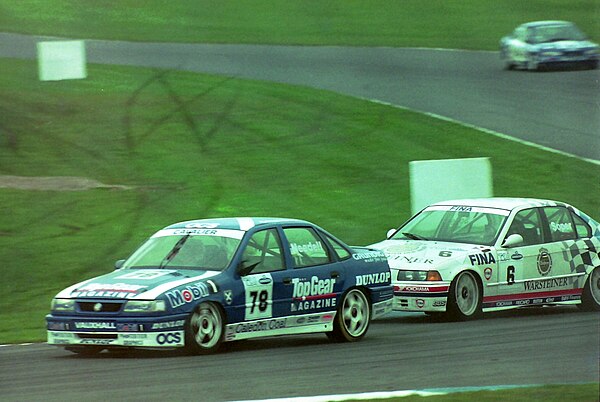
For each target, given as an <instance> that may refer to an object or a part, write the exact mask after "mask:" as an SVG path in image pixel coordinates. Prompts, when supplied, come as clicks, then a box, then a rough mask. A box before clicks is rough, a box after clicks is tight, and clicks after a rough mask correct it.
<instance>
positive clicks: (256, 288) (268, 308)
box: [241, 228, 291, 321]
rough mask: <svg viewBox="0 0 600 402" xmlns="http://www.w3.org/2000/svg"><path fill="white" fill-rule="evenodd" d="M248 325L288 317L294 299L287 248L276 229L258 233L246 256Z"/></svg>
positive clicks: (243, 278) (244, 278)
mask: <svg viewBox="0 0 600 402" xmlns="http://www.w3.org/2000/svg"><path fill="white" fill-rule="evenodd" d="M241 269H242V271H241V281H242V283H243V286H244V296H243V311H244V312H243V317H244V319H243V320H244V321H253V320H260V319H270V318H277V317H282V316H285V315H286V311H287V310H288V308H287V305H288V303H289V300H290V298H291V293H290V290H289V286H288V284H287V283H286V282H285V280H284V278H287V277H288V276H289V274H288V273H286V264H285V259H284V253H283V247H282V243H281V239H280V236H279V232H278V231H277V229H275V228H271V229H265V230H259V231H257V232H255V233H254V234H253V235H252V236H251V237H250V239H249V240H248V243H247V244H246V246H245V248H244V250H243V252H242V262H241Z"/></svg>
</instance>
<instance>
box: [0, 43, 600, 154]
mask: <svg viewBox="0 0 600 402" xmlns="http://www.w3.org/2000/svg"><path fill="white" fill-rule="evenodd" d="M40 39H42V38H36V37H29V36H22V35H14V34H1V33H0V56H4V57H19V58H35V57H36V45H35V43H36V42H37V41H39V40H40ZM46 39H48V38H46ZM86 51H87V60H88V61H89V62H91V63H105V64H123V65H138V66H147V67H159V68H174V69H181V70H187V71H196V72H206V73H215V74H223V75H228V76H234V77H243V78H251V79H259V80H268V81H275V82H283V83H291V84H297V85H303V86H310V87H314V88H321V89H327V90H331V91H335V92H339V93H343V94H348V95H352V96H357V97H361V98H366V99H373V100H378V101H382V102H387V103H391V104H393V105H398V106H402V107H408V108H411V109H414V110H418V111H423V112H428V113H433V114H437V115H440V116H444V117H446V118H450V119H454V120H457V121H461V122H464V123H467V124H471V125H474V126H477V127H482V128H485V129H487V130H492V131H495V132H499V133H503V134H506V135H509V136H513V137H516V138H519V139H522V140H525V141H528V142H532V143H536V144H539V145H541V146H544V147H549V148H552V149H556V150H560V151H563V152H566V153H569V154H573V155H577V156H580V157H583V158H587V159H593V160H600V70H575V71H574V70H561V71H550V72H542V73H529V72H524V71H505V70H503V66H502V63H501V61H500V59H499V56H498V52H477V51H459V50H435V49H399V48H384V47H382V48H364V47H334V46H328V47H315V46H312V47H304V46H262V45H213V44H165V43H131V42H111V41H98V40H89V41H86ZM482 135H483V134H482ZM481 153H482V155H481V156H486V154H485V149H482V150H481ZM549 157H551V156H549Z"/></svg>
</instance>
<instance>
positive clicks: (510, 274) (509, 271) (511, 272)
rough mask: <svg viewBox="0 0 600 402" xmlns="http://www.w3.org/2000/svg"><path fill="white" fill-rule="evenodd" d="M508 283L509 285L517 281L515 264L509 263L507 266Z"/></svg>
mask: <svg viewBox="0 0 600 402" xmlns="http://www.w3.org/2000/svg"><path fill="white" fill-rule="evenodd" d="M506 283H507V284H508V285H512V284H514V283H515V267H514V266H513V265H509V266H508V267H507V268H506Z"/></svg>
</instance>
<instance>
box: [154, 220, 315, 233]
mask: <svg viewBox="0 0 600 402" xmlns="http://www.w3.org/2000/svg"><path fill="white" fill-rule="evenodd" d="M269 224H292V225H312V224H311V223H310V222H308V221H304V220H301V219H292V218H268V217H231V218H212V219H194V220H189V221H183V222H177V223H173V224H171V225H169V226H167V227H165V229H184V228H194V229H216V228H219V229H233V230H243V231H248V230H250V229H251V228H253V227H255V226H265V225H269Z"/></svg>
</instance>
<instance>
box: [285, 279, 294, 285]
mask: <svg viewBox="0 0 600 402" xmlns="http://www.w3.org/2000/svg"><path fill="white" fill-rule="evenodd" d="M290 283H292V278H283V284H284V285H289V284H290Z"/></svg>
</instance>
